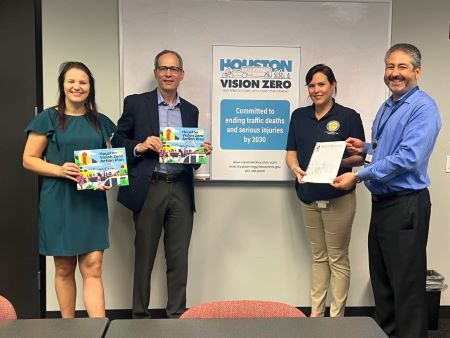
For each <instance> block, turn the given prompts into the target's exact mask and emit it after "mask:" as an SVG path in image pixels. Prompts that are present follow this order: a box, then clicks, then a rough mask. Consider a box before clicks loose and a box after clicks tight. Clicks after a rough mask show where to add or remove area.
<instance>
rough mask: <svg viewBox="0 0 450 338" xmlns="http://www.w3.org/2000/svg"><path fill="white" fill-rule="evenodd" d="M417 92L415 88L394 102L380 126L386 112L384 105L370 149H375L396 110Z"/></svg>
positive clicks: (416, 87)
mask: <svg viewBox="0 0 450 338" xmlns="http://www.w3.org/2000/svg"><path fill="white" fill-rule="evenodd" d="M418 90H419V87H418V86H415V87H414V88H413V89H411V90H410V91H409V92H408V94H406V95H405V96H403V97H402V99H401V100H399V101H395V102H394V104H393V106H394V107H393V108H392V110H391V113H390V114H389V116H388V117H387V119H386V121H384V122H383V124H382V125H381V126H380V124H381V120H382V119H383V116H384V113H385V111H386V105H384V109H383V113H381V116H380V121H379V122H378V128H377V133H376V135H375V141H374V142H373V143H372V149H375V148H376V147H377V142H378V140H379V139H380V136H381V134H382V133H383V130H384V127H386V123H387V122H388V121H389V119H390V118H391V116H392V115H394V113H395V112H396V111H397V109H398V108H400V107H401V106H402V104H403V103H405V101H406V100H407V99H408V98H409V97H410V96H411V95H412V94H414V93H415V92H416V91H418Z"/></svg>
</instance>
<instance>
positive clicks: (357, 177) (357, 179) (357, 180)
mask: <svg viewBox="0 0 450 338" xmlns="http://www.w3.org/2000/svg"><path fill="white" fill-rule="evenodd" d="M355 182H356V183H357V184H358V183H361V182H362V180H361V178H360V177H359V176H358V173H355Z"/></svg>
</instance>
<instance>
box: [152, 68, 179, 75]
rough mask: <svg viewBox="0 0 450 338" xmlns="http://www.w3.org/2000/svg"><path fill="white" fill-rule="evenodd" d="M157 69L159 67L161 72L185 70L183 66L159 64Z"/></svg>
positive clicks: (176, 72) (175, 72)
mask: <svg viewBox="0 0 450 338" xmlns="http://www.w3.org/2000/svg"><path fill="white" fill-rule="evenodd" d="M156 69H158V71H159V72H161V73H167V72H168V71H169V70H170V72H171V73H174V74H178V73H180V72H182V71H183V68H181V67H167V66H158V67H157V68H156Z"/></svg>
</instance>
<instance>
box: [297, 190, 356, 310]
mask: <svg viewBox="0 0 450 338" xmlns="http://www.w3.org/2000/svg"><path fill="white" fill-rule="evenodd" d="M301 205H302V212H303V221H304V223H305V230H306V233H307V235H308V238H309V241H310V243H311V249H312V256H313V265H312V287H311V310H312V312H316V313H321V312H324V311H325V302H326V298H327V291H328V287H329V284H330V281H331V292H332V301H331V309H330V316H331V317H341V316H343V315H344V308H345V303H346V301H347V295H348V289H349V286H350V262H349V259H348V246H349V244H350V235H351V231H352V223H353V218H354V216H355V209H356V195H355V191H352V192H351V193H348V194H346V195H344V196H341V197H338V198H335V199H332V200H330V201H329V203H328V204H327V205H326V207H325V208H320V207H319V205H318V203H317V202H313V203H311V204H306V203H303V202H302V203H301Z"/></svg>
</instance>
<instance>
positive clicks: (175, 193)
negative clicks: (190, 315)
mask: <svg viewBox="0 0 450 338" xmlns="http://www.w3.org/2000/svg"><path fill="white" fill-rule="evenodd" d="M191 191H192V179H191V177H189V176H188V175H186V177H185V178H183V179H181V180H179V181H177V182H164V181H156V180H152V181H151V183H150V188H149V192H148V195H147V198H146V200H145V203H144V206H143V207H142V209H141V210H140V211H139V212H136V213H134V223H135V229H136V235H135V240H134V246H135V263H134V284H133V308H132V314H133V318H149V317H150V313H149V311H148V305H149V303H150V284H151V282H150V278H151V273H152V270H153V263H154V261H155V256H156V251H157V249H158V243H159V239H160V237H161V231H162V229H164V253H165V258H166V265H167V271H166V273H167V296H168V300H167V306H166V313H167V316H168V317H169V318H177V317H179V316H180V315H181V314H182V313H183V312H184V311H185V310H186V284H187V276H188V251H189V242H190V239H191V233H192V224H193V201H192V194H191Z"/></svg>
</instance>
